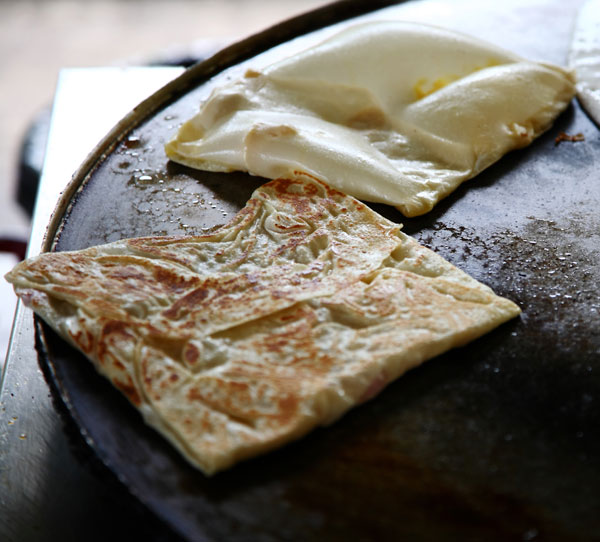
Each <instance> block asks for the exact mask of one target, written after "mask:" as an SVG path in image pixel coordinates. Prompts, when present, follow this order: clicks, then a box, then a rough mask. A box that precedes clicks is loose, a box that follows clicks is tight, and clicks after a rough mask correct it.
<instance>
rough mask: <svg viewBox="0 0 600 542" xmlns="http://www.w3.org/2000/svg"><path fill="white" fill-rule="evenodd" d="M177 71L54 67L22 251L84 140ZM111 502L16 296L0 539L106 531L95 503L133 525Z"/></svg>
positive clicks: (5, 399)
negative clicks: (85, 459) (45, 371)
mask: <svg viewBox="0 0 600 542" xmlns="http://www.w3.org/2000/svg"><path fill="white" fill-rule="evenodd" d="M180 73H181V69H177V68H168V69H165V68H160V69H159V68H153V69H149V68H126V69H121V68H93V69H70V70H64V71H63V72H62V73H61V75H60V78H59V81H58V85H57V91H56V99H55V103H54V107H53V113H52V123H51V129H50V134H49V141H48V148H47V152H46V160H45V164H44V170H43V174H42V177H41V181H40V188H39V197H38V199H37V206H36V209H35V213H34V219H33V224H32V235H31V238H30V242H29V255H30V256H32V255H34V254H36V253H38V252H39V250H40V247H41V245H42V240H43V237H44V234H45V232H46V227H47V225H48V222H49V221H50V216H51V214H52V211H53V209H54V207H55V205H56V200H57V199H58V197H59V195H60V193H61V191H62V190H63V189H64V188H65V186H66V185H67V183H68V181H69V179H70V178H71V175H72V174H73V172H74V171H75V169H76V168H77V167H78V165H79V164H80V163H81V162H82V161H83V159H84V158H85V156H86V155H87V154H88V152H89V150H90V149H91V148H92V147H93V146H94V145H95V144H96V142H97V141H98V140H99V139H100V138H101V137H103V135H104V134H106V132H108V130H109V129H110V128H111V127H112V126H113V125H114V124H115V123H116V122H117V121H118V120H119V119H120V118H121V117H122V116H123V115H125V114H126V113H127V112H128V111H130V110H131V108H132V107H134V106H135V105H136V104H138V103H139V102H140V101H141V100H142V99H144V98H145V97H147V96H149V95H150V94H152V93H153V92H154V91H156V90H157V89H158V88H160V87H161V86H163V85H164V84H166V83H167V82H168V81H170V80H171V79H173V78H175V77H176V76H177V75H179V74H180ZM120 504H121V501H119V500H118V499H117V500H115V492H114V491H112V488H107V487H106V484H105V483H104V482H99V481H98V480H97V479H96V478H95V477H94V476H93V475H92V474H91V473H90V471H89V469H88V468H85V467H84V466H82V464H81V462H80V461H77V460H76V459H75V458H74V456H73V455H72V453H71V445H70V442H69V440H68V439H67V438H66V436H65V433H64V432H63V423H62V421H61V419H60V418H59V416H58V414H57V412H56V411H55V409H54V406H53V403H52V400H51V397H50V392H49V389H48V386H47V384H46V382H45V381H44V377H43V376H42V373H41V372H40V369H39V367H38V363H37V355H36V352H35V349H34V328H33V318H32V315H31V311H29V310H28V309H25V308H24V307H23V305H21V304H20V303H19V304H18V306H17V311H16V316H15V321H14V325H13V333H12V337H11V342H10V347H9V351H8V355H7V359H6V365H5V369H4V374H3V379H2V386H1V389H0V540H3V541H8V542H12V541H18V542H27V541H36V540H63V541H69V540H106V538H107V537H108V536H110V535H111V533H114V527H112V526H111V525H110V524H108V523H106V522H99V521H98V513H99V512H100V511H101V510H104V511H105V513H107V514H109V515H110V516H111V517H113V518H114V520H115V522H116V523H122V527H121V528H122V529H123V534H131V535H132V536H134V535H136V534H139V531H138V528H139V525H138V526H137V527H136V526H135V519H134V518H135V517H136V516H135V507H134V508H133V512H134V513H133V518H132V517H131V516H132V512H131V510H132V507H131V505H130V506H129V507H128V508H126V510H127V512H126V513H124V512H123V507H121V506H120ZM123 520H124V521H123ZM132 520H133V522H134V523H132ZM90 524H95V529H94V530H93V532H90V530H89V526H90ZM144 525H145V524H144ZM150 525H151V523H150ZM142 527H143V526H142Z"/></svg>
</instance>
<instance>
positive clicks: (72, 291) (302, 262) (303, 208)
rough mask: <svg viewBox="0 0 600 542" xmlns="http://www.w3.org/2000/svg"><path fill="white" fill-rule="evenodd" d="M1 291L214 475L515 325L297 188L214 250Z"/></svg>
mask: <svg viewBox="0 0 600 542" xmlns="http://www.w3.org/2000/svg"><path fill="white" fill-rule="evenodd" d="M6 278H7V280H9V281H10V282H12V283H13V284H14V286H15V290H16V292H17V294H18V295H19V296H21V297H22V298H23V299H24V301H25V302H26V303H27V304H28V305H29V306H30V307H31V308H32V309H33V310H34V311H35V312H36V313H38V314H39V315H40V316H41V317H42V318H44V320H45V321H46V322H47V323H48V324H49V325H50V326H52V327H53V328H54V329H55V330H56V331H57V332H58V333H59V334H60V335H61V336H62V337H64V338H65V339H66V340H68V341H69V342H70V343H71V344H73V345H74V346H76V347H77V348H78V349H80V350H81V351H82V352H83V353H84V354H85V355H86V356H87V357H88V358H89V359H90V360H91V361H92V362H93V363H94V365H95V367H96V368H97V370H98V371H99V372H100V373H102V374H103V375H104V376H106V377H107V378H109V379H110V380H111V381H112V383H113V384H114V385H115V386H116V387H117V388H119V389H120V390H121V391H122V392H123V393H124V394H125V395H126V396H127V397H128V398H129V400H130V401H131V403H133V404H134V405H135V406H136V407H137V408H138V409H139V410H140V411H141V413H142V415H143V416H144V419H145V420H146V421H147V422H148V423H149V424H150V425H151V426H153V427H154V428H156V429H157V430H158V431H160V432H161V433H162V434H163V435H164V436H165V437H166V438H167V439H169V441H171V442H172V443H173V444H174V445H175V446H176V447H177V448H178V449H179V450H180V452H181V453H182V454H183V455H184V456H185V457H186V458H187V459H188V460H189V461H190V462H191V463H192V464H194V465H196V466H197V467H198V468H200V469H201V470H202V471H203V472H205V473H206V474H212V473H215V472H217V471H219V470H222V469H224V468H227V467H229V466H231V465H233V464H234V463H236V462H237V461H239V460H241V459H244V458H247V457H250V456H253V455H256V454H258V453H261V452H264V451H266V450H269V449H272V448H275V447H277V446H280V445H282V444H283V443H285V442H288V441H290V440H293V439H296V438H298V437H300V436H301V435H304V434H305V433H307V432H308V431H310V430H311V429H312V428H314V427H315V426H317V425H322V424H328V423H331V422H333V421H334V420H336V419H337V418H338V417H340V416H341V415H342V414H343V413H344V412H346V411H347V410H348V409H349V408H351V407H352V406H354V405H356V404H357V403H360V402H362V401H364V400H366V399H368V398H370V397H372V396H374V395H375V394H376V393H377V392H378V391H380V390H381V389H382V388H383V387H384V386H385V385H386V384H387V383H389V382H390V381H392V380H394V379H395V378H397V377H398V376H400V375H401V374H402V373H404V372H405V371H406V370H408V369H410V368H411V367H414V366H416V365H418V364H419V363H421V362H423V361H424V360H427V359H429V358H431V357H433V356H436V355H438V354H440V353H442V352H444V351H446V350H448V349H450V348H452V347H455V346H459V345H462V344H465V343H466V342H468V341H470V340H472V339H474V338H476V337H478V336H480V335H482V334H484V333H486V332H487V331H489V330H491V329H492V328H494V327H496V326H498V325H499V324H501V323H502V322H504V321H506V320H508V319H510V318H512V317H514V316H516V315H517V314H518V313H519V309H518V307H517V306H516V305H515V304H514V303H512V302H511V301H508V300H506V299H503V298H501V297H498V296H496V295H495V294H494V293H493V292H492V291H491V290H490V289H489V288H488V287H486V286H484V285H483V284H481V283H479V282H477V281H476V280H474V279H473V278H471V277H469V276H468V275H466V274H465V273H463V272H462V271H460V270H458V269H457V268H455V267H454V266H452V265H451V264H449V263H448V262H446V261H445V260H444V259H443V258H441V257H439V256H437V255H436V254H434V253H433V252H431V251H430V250H428V249H425V248H424V247H422V246H420V245H418V244H417V242H416V241H415V240H413V239H412V238H410V237H408V236H406V235H404V234H402V233H401V232H400V226H399V225H397V224H394V223H392V222H390V221H388V220H386V219H385V218H383V217H381V216H380V215H378V214H376V213H375V212H373V211H372V210H371V209H370V208H369V207H367V206H366V205H364V204H362V203H360V202H359V201H357V200H355V199H354V198H351V197H349V196H347V195H345V194H342V193H341V192H338V191H336V190H333V189H331V188H330V187H328V186H327V185H325V184H324V183H322V182H320V181H318V180H315V179H313V178H311V177H309V176H306V175H302V174H298V175H297V177H295V178H293V179H278V180H274V181H271V182H269V183H267V184H265V185H264V186H262V187H260V188H259V189H258V190H256V191H255V193H254V194H253V196H252V198H251V199H250V200H249V201H248V203H247V205H246V206H245V207H244V208H243V209H242V210H241V211H240V212H239V213H238V214H237V215H236V217H235V218H234V219H233V221H232V222H231V223H229V224H227V225H226V226H224V227H222V228H220V229H219V230H217V231H216V232H214V233H211V234H209V235H203V236H193V237H146V238H138V239H124V240H121V241H118V242H115V243H111V244H107V245H103V246H98V247H92V248H88V249H85V250H81V251H76V252H61V253H47V254H42V255H40V256H38V257H35V258H32V259H30V260H27V261H25V262H23V263H21V264H19V265H18V266H17V267H16V268H15V269H14V270H13V271H11V272H10V273H9V274H8V275H7V277H6Z"/></svg>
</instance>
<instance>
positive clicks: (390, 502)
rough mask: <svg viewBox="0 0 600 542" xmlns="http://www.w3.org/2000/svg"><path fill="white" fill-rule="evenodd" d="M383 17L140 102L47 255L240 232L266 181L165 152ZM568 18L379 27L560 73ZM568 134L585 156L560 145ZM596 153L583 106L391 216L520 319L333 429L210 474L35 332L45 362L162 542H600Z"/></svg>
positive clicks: (535, 10)
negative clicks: (210, 98) (246, 76)
mask: <svg viewBox="0 0 600 542" xmlns="http://www.w3.org/2000/svg"><path fill="white" fill-rule="evenodd" d="M383 4H387V2H382V3H373V2H370V3H366V2H338V3H336V4H333V5H331V6H327V7H326V8H322V9H320V10H317V11H316V12H313V13H310V14H307V15H305V16H302V17H299V18H296V19H294V20H292V21H289V22H286V23H283V24H281V25H278V26H276V27H274V28H272V29H269V30H267V31H265V32H263V33H261V34H259V35H257V36H254V37H251V38H249V39H247V40H245V41H243V42H241V43H238V44H236V45H234V46H232V47H230V48H228V49H226V50H224V51H222V52H220V53H218V54H217V55H216V56H214V57H212V58H211V59H208V60H207V61H205V62H202V63H200V64H198V65H196V66H194V67H192V68H191V69H189V70H188V71H186V72H185V73H184V75H182V76H181V77H180V78H178V79H177V80H175V81H174V82H173V83H171V84H169V85H167V86H166V87H165V88H164V89H162V90H161V91H159V92H158V93H157V94H155V95H154V96H153V97H151V98H150V99H149V100H147V101H146V102H143V103H142V104H140V106H139V107H138V108H136V110H134V111H133V112H132V113H131V114H130V115H128V116H127V117H126V118H125V119H124V120H123V121H122V122H121V123H120V124H119V125H118V126H117V127H115V129H114V130H113V131H112V132H111V133H110V134H109V135H108V136H107V138H106V139H105V140H103V142H101V143H100V144H99V145H98V147H97V148H96V149H95V150H94V151H93V152H92V153H91V154H90V157H89V158H88V159H87V160H86V162H85V163H84V164H83V165H82V166H81V168H80V170H79V171H78V172H77V173H76V175H75V177H74V179H73V181H72V183H71V185H70V187H69V189H68V190H67V191H66V193H65V196H64V198H63V200H62V201H61V203H60V204H59V206H58V208H57V211H56V213H55V217H54V219H53V221H52V223H51V225H50V228H49V232H48V236H47V240H46V249H52V250H74V249H80V248H84V247H87V246H91V245H95V244H100V243H106V242H110V241H114V240H116V239H120V238H124V237H135V236H146V235H157V234H158V235H162V234H165V235H167V234H181V235H185V234H198V233H202V232H206V231H210V230H211V229H212V228H214V227H216V226H218V225H220V224H223V223H225V222H227V221H228V220H229V219H231V218H232V217H233V215H234V214H235V212H236V211H237V210H238V209H240V208H241V207H242V206H243V205H244V204H245V202H246V201H247V199H248V198H249V197H250V194H251V193H252V191H253V190H254V189H255V188H256V187H257V186H259V185H260V184H262V183H263V182H265V180H264V179H260V178H256V177H250V176H248V175H246V174H243V173H231V174H216V173H207V172H200V171H195V170H191V169H189V168H185V167H183V166H179V165H177V164H174V163H171V162H169V161H168V160H167V159H166V157H165V155H164V152H163V150H162V147H163V144H164V143H165V142H166V141H167V140H168V139H169V138H170V137H171V136H172V135H173V134H174V133H175V131H176V129H177V126H178V125H179V124H180V123H181V122H182V121H184V120H186V119H187V118H189V117H190V116H191V115H192V114H193V113H194V112H195V111H196V110H197V107H198V104H199V103H200V101H201V99H202V98H203V97H206V96H207V95H208V93H209V92H210V90H211V88H213V87H214V86H216V85H218V84H219V83H222V82H223V81H227V80H230V79H232V78H233V77H235V76H236V75H238V74H240V73H242V72H243V70H244V69H245V68H246V67H247V66H260V65H264V64H267V63H269V62H271V61H272V60H273V59H276V58H280V57H281V56H282V55H285V54H290V53H291V52H293V51H295V50H298V49H300V48H303V47H305V46H306V45H307V44H310V43H313V42H315V41H317V40H320V39H321V38H322V37H323V36H325V35H328V34H329V33H331V32H332V31H333V30H332V28H331V27H330V26H329V25H332V24H333V25H335V24H338V25H339V24H342V25H343V24H347V23H346V19H350V20H351V22H352V21H354V19H351V18H352V17H356V16H359V15H360V14H361V13H363V12H367V11H374V10H375V8H376V7H381V6H382V5H383ZM440 6H442V7H443V8H440ZM482 6H483V7H482ZM519 6H523V7H519ZM559 6H560V3H558V2H554V3H553V2H546V3H540V2H530V3H527V2H525V3H520V4H517V3H511V2H508V3H507V4H506V6H505V9H506V17H505V20H502V19H500V20H499V19H498V18H497V13H498V9H497V8H496V9H494V8H492V7H491V4H485V3H484V4H481V3H470V2H437V3H434V2H406V3H403V5H401V6H398V7H397V8H394V9H392V10H391V11H390V10H384V11H382V12H375V13H371V14H370V15H368V17H378V18H389V17H398V13H400V16H403V17H404V16H406V17H407V18H416V19H420V18H430V19H431V20H430V21H429V22H432V23H435V24H439V25H444V26H454V27H455V28H456V27H459V26H464V28H465V29H467V30H469V29H471V30H472V29H478V30H477V31H478V32H480V33H481V34H485V33H488V32H489V35H490V37H491V39H494V38H495V39H497V40H499V39H503V40H506V43H505V46H506V48H508V49H511V50H512V51H514V52H517V53H519V54H522V55H524V56H530V57H531V56H533V57H536V56H539V53H540V52H543V55H542V56H544V55H546V58H545V59H546V60H549V61H553V62H555V63H558V64H564V61H565V58H566V47H567V46H568V35H569V30H570V29H569V28H565V27H564V22H565V18H564V17H560V16H558V17H557V16H556V15H557V14H558V15H560V14H561V13H563V14H565V13H571V10H572V9H573V8H564V7H563V8H561V7H559ZM429 7H431V8H432V9H430V10H429V11H428V9H429ZM444 9H445V10H446V11H444ZM402 10H405V11H402ZM561 10H562V11H561ZM527 17H529V19H527ZM463 22H464V25H463V24H462V23H463ZM444 23H447V24H444ZM540 23H543V24H540ZM498 25H500V26H502V28H498ZM321 28H323V30H319V29H321ZM525 29H529V31H530V34H526V33H525ZM532 29H533V30H532ZM313 31H316V34H314V33H313ZM548 36H552V37H553V40H554V41H552V43H551V44H550V42H549V41H548ZM544 43H545V44H546V45H545V46H544ZM279 44H281V45H279ZM561 132H564V133H568V134H575V133H582V134H583V135H584V138H585V139H584V141H578V142H570V141H564V142H561V143H557V142H556V138H557V137H558V136H559V134H560V133H561ZM599 139H600V138H599V132H598V128H597V127H596V126H595V125H594V124H593V122H592V121H591V120H590V119H589V118H588V117H587V116H586V114H585V112H583V111H582V110H581V108H580V107H579V105H578V104H577V102H576V101H574V102H573V103H572V104H571V105H570V106H569V108H568V109H567V111H566V112H565V113H564V114H563V115H561V116H560V118H559V119H558V120H557V122H556V123H555V125H554V127H553V128H552V129H551V130H550V131H549V132H547V133H546V134H545V135H543V136H542V137H541V138H539V139H538V140H536V141H535V142H534V143H533V144H532V145H531V146H529V147H528V148H526V149H522V150H519V151H515V152H511V153H509V154H508V155H507V156H505V157H504V158H502V160H501V161H499V162H498V163H497V164H495V165H494V166H492V167H491V168H489V169H487V170H486V171H484V172H483V173H482V174H480V175H479V176H478V177H477V178H476V179H473V180H471V181H468V182H467V183H465V184H463V185H462V187H460V188H459V189H458V190H457V191H456V192H455V193H454V194H453V195H452V196H450V197H449V198H447V199H446V200H444V201H442V202H441V203H440V204H439V205H438V206H437V207H436V208H435V209H434V210H433V211H432V212H430V213H429V214H427V215H425V216H423V217H419V218H412V219H407V218H404V217H402V216H401V215H400V214H399V213H397V212H396V211H395V210H393V209H391V208H389V207H385V206H379V205H374V206H373V207H374V208H375V209H376V210H377V211H378V212H381V213H382V214H384V215H385V216H387V217H388V218H390V219H392V220H394V221H397V222H401V223H403V224H404V231H405V232H406V233H408V234H410V235H412V236H414V237H415V238H416V239H417V240H419V241H420V242H421V243H422V244H424V245H426V246H428V247H430V248H432V249H433V250H435V251H436V252H437V253H439V254H440V255H442V256H443V257H445V258H446V259H447V260H449V261H450V262H452V263H453V264H455V265H457V266H458V267H460V268H461V269H463V270H464V271H466V272H467V273H469V274H470V275H472V276H473V277H475V278H476V279H478V280H480V281H482V282H483V283H485V284H487V285H489V286H490V287H491V288H493V289H494V291H495V292H496V293H498V294H500V295H503V296H506V297H508V298H510V299H512V300H514V301H515V302H517V303H518V304H519V305H520V306H521V308H522V309H523V314H522V316H521V317H520V318H518V319H516V320H514V321H512V322H509V323H508V324H505V325H503V326H501V327H500V328H498V329H497V330H495V331H494V332H492V333H490V334H488V335H486V336H484V337H483V338H481V339H479V340H477V341H475V342H473V343H471V344H470V345H468V346H466V347H463V348H460V349H456V350H453V351H451V352H449V353H447V354H445V355H443V356H440V357H437V358H435V359H433V360H431V361H429V362H427V363H425V364H424V365H423V366H421V367H420V368H418V369H415V370H413V371H411V372H410V373H408V374H407V375H405V376H403V377H402V378H400V379H399V380H398V381H396V382H395V383H393V384H391V385H390V386H388V387H387V388H386V389H385V390H384V391H383V392H382V393H381V394H380V395H379V396H378V397H376V398H375V399H373V400H372V401H370V402H369V403H367V404H364V405H362V406H360V407H358V408H356V409H354V410H353V411H351V412H350V413H348V414H347V415H346V416H345V417H344V418H342V419H341V420H340V421H338V422H336V423H335V424H334V425H332V426H330V427H327V428H322V429H318V430H316V431H314V432H313V433H312V434H310V435H309V436H308V437H306V438H304V439H302V440H300V441H298V442H296V443H293V444H290V445H288V446H286V447H284V448H283V449H281V450H278V451H276V452H273V453H270V454H268V455H265V456H263V457H259V458H257V459H253V460H250V461H246V462H244V463H242V464H240V465H238V466H236V467H234V468H233V469H231V470H229V471H227V472H224V473H221V474H218V475H216V476H214V477H211V478H207V477H205V476H204V475H202V474H201V473H200V472H198V471H196V470H195V469H193V468H192V467H191V466H189V465H188V464H187V463H186V462H185V460H184V459H183V458H181V457H180V456H179V454H178V453H177V452H176V451H175V450H174V449H172V448H171V446H170V445H169V444H167V443H166V441H164V440H163V439H162V438H161V437H160V436H159V435H158V434H157V433H155V432H154V431H153V430H152V429H150V428H149V427H147V426H146V425H145V424H144V423H143V421H142V420H141V417H140V416H139V415H138V413H137V412H136V411H135V410H134V409H133V408H132V407H131V406H130V405H129V404H128V403H127V401H126V400H125V399H124V398H123V397H122V396H121V395H120V394H119V393H118V392H117V391H116V390H115V389H113V388H112V386H111V385H110V383H108V381H105V380H104V379H103V378H102V377H100V376H99V375H97V374H96V373H95V371H94V369H93V367H92V366H91V364H90V363H89V362H88V361H87V360H85V358H83V356H82V355H81V354H79V353H78V352H76V351H75V350H73V349H72V348H70V347H69V346H68V345H67V344H66V343H65V342H64V341H62V340H61V339H59V338H58V337H57V336H56V335H55V334H54V333H53V332H52V331H51V330H50V329H49V328H48V327H47V326H46V325H45V324H43V323H42V322H41V321H37V344H38V351H39V353H40V365H41V367H42V369H43V371H44V373H45V375H46V378H47V380H48V382H49V384H50V387H51V389H52V392H53V395H54V397H55V399H56V402H57V405H58V408H59V409H60V410H61V411H62V412H63V414H64V416H65V419H66V422H67V427H68V428H69V430H70V431H71V433H72V435H73V437H74V438H75V439H78V440H79V444H78V447H79V452H80V453H83V452H82V450H83V449H84V448H85V452H84V454H85V455H87V460H88V461H89V460H90V457H91V458H93V459H92V461H91V462H92V463H93V465H94V468H95V469H96V471H97V472H99V473H100V475H101V476H103V477H105V478H106V479H107V481H108V483H110V484H113V485H114V486H115V492H116V493H118V492H119V491H123V489H124V490H125V491H126V492H127V493H128V494H129V495H130V496H131V497H132V499H133V500H134V501H135V502H136V503H137V504H136V505H134V506H139V507H141V509H142V510H143V511H142V512H141V513H142V515H143V514H147V515H149V516H151V517H153V518H157V520H158V521H159V522H160V524H161V526H163V527H164V530H160V531H159V530H157V531H155V535H156V538H161V537H163V536H164V537H167V538H170V537H172V538H173V539H179V538H182V539H186V540H194V541H195V540H239V541H241V540H253V541H254V540H265V541H266V540H356V539H358V540H388V539H389V540H391V539H395V540H415V541H418V540H460V541H469V540H488V541H495V540H498V541H506V540H596V539H600V534H599V533H600V514H599V512H600V461H599V459H600V453H599V452H600V434H599V432H598V427H599V421H600V396H599V394H598V391H599V390H600V317H599V315H598V311H599V310H600V303H599V301H598V283H599V281H600V280H599V279H600V272H599V268H600V266H599V264H600V249H599V247H600V243H599V236H600V219H599V212H598V209H599V208H600V186H599V179H598V173H597V161H598V157H599V156H600V147H599ZM117 486H118V488H119V489H117ZM116 493H115V494H116ZM132 510H133V508H132ZM132 513H133V512H132ZM136 513H139V511H138V512H136ZM150 538H152V536H150Z"/></svg>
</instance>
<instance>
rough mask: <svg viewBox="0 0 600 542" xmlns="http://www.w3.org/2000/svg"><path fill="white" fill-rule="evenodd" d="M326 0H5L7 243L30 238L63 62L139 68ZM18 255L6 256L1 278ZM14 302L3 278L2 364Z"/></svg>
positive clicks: (1, 77)
mask: <svg viewBox="0 0 600 542" xmlns="http://www.w3.org/2000/svg"><path fill="white" fill-rule="evenodd" d="M327 3H329V2H328V1H323V0H303V1H300V0H174V1H166V0H92V1H86V2H82V1H76V0H70V1H68V0H36V1H32V0H19V2H15V1H9V0H0V239H2V238H16V239H22V240H26V239H27V237H28V233H29V219H28V216H27V215H26V213H24V212H23V211H22V210H21V209H20V208H19V206H18V205H17V204H16V202H15V199H14V195H15V190H16V182H17V165H18V155H19V150H20V147H21V142H22V139H23V136H24V135H25V133H26V132H27V129H28V127H29V126H30V124H31V122H32V120H33V119H35V118H36V116H38V115H39V113H40V111H42V110H44V108H46V107H48V106H49V104H51V102H52V96H53V93H54V87H55V84H56V80H57V75H58V72H59V70H60V69H61V68H63V67H83V66H110V65H138V64H145V63H147V62H149V61H152V60H155V59H163V58H172V57H176V56H179V55H185V54H188V53H192V54H197V53H198V52H201V51H204V50H207V49H210V48H212V47H215V46H220V45H224V44H226V43H228V42H230V41H234V40H236V39H239V38H242V37H244V36H247V35H250V34H252V33H254V32H257V31H259V30H262V29H264V28H266V27H268V26H270V25H272V24H275V23H277V22H279V21H281V20H284V19H286V18H288V17H291V16H293V15H296V14H299V13H302V12H305V11H308V10H310V9H313V8H315V7H318V6H321V5H324V4H327ZM16 261H17V259H16V258H15V257H14V256H13V255H12V254H10V253H2V252H0V276H3V275H4V273H5V272H6V271H8V270H9V269H10V268H11V267H12V266H13V265H14V264H15V263H16ZM14 304H15V298H14V295H13V294H12V289H11V288H10V287H9V286H8V285H7V284H6V283H5V281H4V280H1V279H0V367H1V366H2V365H3V362H4V355H5V352H6V347H7V344H8V336H9V332H10V327H11V323H12V317H13V312H14Z"/></svg>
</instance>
